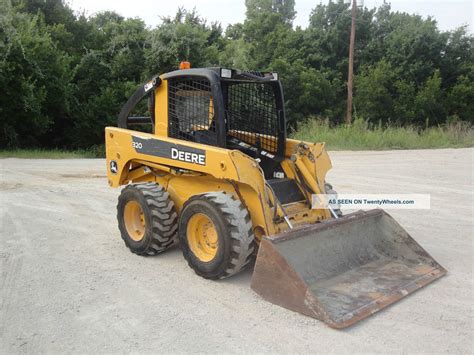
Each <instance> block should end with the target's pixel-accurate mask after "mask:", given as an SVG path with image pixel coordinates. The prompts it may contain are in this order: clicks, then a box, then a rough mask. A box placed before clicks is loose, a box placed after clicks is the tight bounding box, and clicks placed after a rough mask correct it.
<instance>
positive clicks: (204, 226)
mask: <svg viewBox="0 0 474 355" xmlns="http://www.w3.org/2000/svg"><path fill="white" fill-rule="evenodd" d="M186 236H187V239H188V245H189V248H190V249H191V251H192V252H193V254H194V255H195V256H196V257H197V258H198V259H199V260H201V261H204V262H208V261H211V260H212V259H214V258H215V256H216V254H217V248H218V246H219V238H218V235H217V229H216V227H215V226H214V223H213V222H212V221H211V219H210V218H209V217H208V216H206V215H205V214H203V213H196V214H195V215H194V216H192V217H191V218H190V219H189V222H188V226H187V230H186Z"/></svg>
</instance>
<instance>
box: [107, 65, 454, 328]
mask: <svg viewBox="0 0 474 355" xmlns="http://www.w3.org/2000/svg"><path fill="white" fill-rule="evenodd" d="M183 67H184V69H181V70H176V71H173V72H170V73H166V74H163V75H160V76H155V77H153V78H152V79H151V80H150V81H148V82H147V83H145V84H144V85H142V86H140V87H139V88H138V89H137V90H136V92H135V93H134V94H133V95H132V96H131V97H130V99H129V100H128V102H127V103H126V104H125V106H124V107H123V109H122V111H121V112H120V114H119V118H118V128H116V127H107V128H106V132H105V134H106V155H107V175H108V180H109V184H110V185H111V186H113V187H118V186H122V185H125V188H124V189H123V190H122V193H121V195H120V197H119V200H118V206H117V217H118V224H119V229H120V233H121V236H122V238H123V240H124V242H125V244H126V246H127V247H128V248H129V249H130V250H131V251H132V252H133V253H136V254H138V255H144V256H147V255H155V254H158V253H161V252H163V251H165V250H166V249H167V248H169V247H170V246H171V245H173V244H175V243H177V242H178V241H179V244H180V247H181V249H182V252H183V255H184V258H185V259H186V260H187V262H188V264H189V266H190V267H191V268H192V269H193V270H194V271H195V272H196V273H197V274H198V275H200V276H202V277H205V278H208V279H222V278H226V277H229V276H232V275H234V274H236V273H238V272H239V271H241V270H242V269H244V268H245V267H246V266H247V265H248V264H249V263H250V261H251V260H252V258H253V257H254V255H255V254H257V250H258V254H257V258H256V262H255V269H254V273H253V276H252V281H251V287H252V289H253V290H255V292H257V293H258V294H260V295H261V296H262V297H263V298H265V299H267V300H269V301H270V302H273V303H275V304H278V305H280V306H282V307H286V308H289V309H291V310H294V311H297V312H300V313H303V314H305V315H308V316H311V317H314V318H317V319H320V320H322V321H324V322H326V323H327V324H328V325H329V326H331V327H334V328H344V327H347V326H349V325H351V324H353V323H355V322H357V321H358V320H361V319H363V318H365V317H367V316H369V315H371V314H373V313H374V312H376V311H378V310H380V309H382V308H384V307H386V306H388V305H389V304H391V303H393V302H395V301H397V300H399V299H401V298H403V297H405V296H406V295H408V294H409V293H411V292H413V291H415V290H417V289H419V288H421V287H423V286H424V285H426V284H428V283H430V282H432V281H434V280H435V279H437V278H439V277H441V276H443V275H444V274H445V273H446V270H445V269H444V268H443V267H441V266H440V265H439V264H438V263H437V262H436V261H435V260H434V259H433V258H432V257H431V256H430V255H429V254H428V253H426V251H425V250H424V249H423V248H422V247H420V246H419V245H418V244H417V243H416V242H415V241H414V240H413V239H412V238H411V237H410V236H409V235H408V234H407V232H406V231H405V230H404V229H403V228H402V227H400V226H399V225H398V224H397V222H395V221H394V220H393V219H392V218H391V217H390V216H389V215H388V214H387V213H385V212H384V211H382V210H371V211H366V212H362V211H361V212H356V213H352V214H348V215H345V216H342V214H341V211H340V210H338V209H333V208H331V207H328V208H325V209H313V208H312V205H311V201H312V198H313V196H322V195H323V194H333V195H334V194H335V191H333V190H332V186H331V185H330V184H329V183H327V182H326V179H325V177H326V173H327V171H328V170H329V169H330V168H331V162H330V159H329V156H328V154H327V152H326V150H325V146H324V143H309V142H300V141H296V140H292V139H288V138H287V133H286V118H285V108H284V100H283V90H282V86H281V84H280V81H279V80H278V76H277V74H276V73H270V72H268V73H262V72H253V71H252V72H250V71H241V70H234V69H225V68H200V69H191V68H189V65H188V64H187V63H184V65H183ZM146 102H147V103H148V105H147V106H148V107H147V108H146V109H142V111H140V110H139V109H138V108H139V107H140V105H141V103H146ZM145 106H146V105H145ZM137 110H138V111H140V112H138V113H136V111H137ZM146 111H148V112H149V115H147V116H146V115H145V116H144V115H143V114H144V112H146ZM134 112H135V113H134ZM131 126H134V128H135V129H131Z"/></svg>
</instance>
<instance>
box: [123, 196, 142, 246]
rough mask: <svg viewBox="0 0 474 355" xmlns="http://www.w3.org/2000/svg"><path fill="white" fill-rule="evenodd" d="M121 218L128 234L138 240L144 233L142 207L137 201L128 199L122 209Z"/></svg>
mask: <svg viewBox="0 0 474 355" xmlns="http://www.w3.org/2000/svg"><path fill="white" fill-rule="evenodd" d="M123 220H124V223H125V229H126V230H127V233H128V235H129V236H130V238H132V239H133V240H134V241H136V242H138V241H140V240H142V239H143V237H144V235H145V227H146V223H145V216H144V214H143V210H142V207H141V206H140V204H139V203H138V202H137V201H133V200H131V201H128V202H127V203H126V204H125V207H124V210H123Z"/></svg>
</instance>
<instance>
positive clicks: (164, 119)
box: [155, 80, 168, 137]
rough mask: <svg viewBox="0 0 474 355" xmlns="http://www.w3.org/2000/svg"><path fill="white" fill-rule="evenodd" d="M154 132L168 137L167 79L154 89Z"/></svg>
mask: <svg viewBox="0 0 474 355" xmlns="http://www.w3.org/2000/svg"><path fill="white" fill-rule="evenodd" d="M155 134H156V135H157V136H160V137H168V80H162V81H161V85H160V86H159V87H157V88H156V89H155Z"/></svg>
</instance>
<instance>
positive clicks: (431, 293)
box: [0, 149, 474, 354]
mask: <svg viewBox="0 0 474 355" xmlns="http://www.w3.org/2000/svg"><path fill="white" fill-rule="evenodd" d="M331 157H332V160H333V165H334V168H333V170H332V171H331V172H330V174H329V178H328V180H329V181H330V182H331V183H332V184H333V185H334V187H335V188H336V189H337V190H338V191H339V192H344V193H429V194H431V207H432V208H431V210H395V211H391V214H392V215H393V216H394V217H395V218H396V219H397V220H398V221H399V222H400V223H401V224H402V225H403V226H404V227H405V228H406V229H407V230H408V232H409V233H410V234H411V235H412V236H413V237H414V238H415V239H416V240H417V241H418V242H419V243H420V244H421V245H422V246H423V247H424V248H425V249H426V250H427V251H428V252H429V253H430V254H431V255H432V256H433V257H434V258H435V259H436V260H437V261H438V262H439V263H440V264H441V265H443V266H444V267H445V268H446V269H447V270H448V272H449V273H448V275H447V276H446V277H444V278H442V279H440V280H438V281H436V282H435V283H433V284H431V285H429V286H428V287H426V288H424V289H422V290H420V291H419V292H417V293H415V294H413V295H411V296H410V297H407V298H406V299H404V300H402V301H401V302H398V303H397V304H395V305H393V306H391V307H389V308H387V309H385V310H384V311H382V312H380V313H378V314H376V315H375V316H373V317H370V318H369V319H367V320H365V321H363V322H360V323H358V324H357V325H356V326H353V327H351V328H349V329H347V330H343V331H340V330H339V331H338V330H333V329H331V328H328V327H327V326H326V325H324V324H323V323H321V322H319V321H317V320H314V319H312V318H308V317H305V316H302V315H300V314H297V313H293V312H291V311H289V310H286V309H283V308H280V307H277V306H274V305H272V304H270V303H267V302H265V301H263V300H262V299H260V298H259V297H258V296H257V295H256V294H255V293H253V291H252V290H251V289H250V277H251V271H250V270H248V271H246V272H244V273H243V274H240V275H237V276H236V277H234V278H231V279H228V280H223V281H219V282H215V281H208V280H204V279H202V278H200V277H198V276H196V275H195V274H194V272H193V271H192V270H191V269H190V268H189V267H188V266H187V264H186V262H185V261H184V259H183V258H182V256H181V252H180V250H179V249H178V248H175V249H172V250H170V251H168V252H166V253H164V254H162V255H159V256H157V257H151V258H143V257H139V256H136V255H133V254H131V253H130V252H129V251H128V250H127V249H126V248H125V246H124V245H123V243H122V240H121V239H120V236H119V233H118V229H117V224H116V216H115V214H116V200H117V196H118V194H119V190H116V189H111V188H109V187H108V185H107V181H106V178H105V163H104V160H85V159H84V160H24V159H3V160H0V174H1V177H0V201H1V205H0V222H1V225H0V273H1V279H0V284H1V289H0V353H39V352H88V353H89V352H132V351H133V352H178V351H180V352H182V351H184V352H214V353H221V352H283V353H288V352H292V353H293V352H299V353H301V352H302V353H309V352H323V353H341V352H346V353H347V352H351V353H353V352H378V353H387V352H397V353H401V352H423V353H435V352H454V353H464V354H466V353H472V352H473V351H474V349H473V348H474V346H473V338H474V337H473V324H474V323H473V299H474V298H473V283H474V281H473V236H474V230H473V191H474V183H473V174H474V172H473V157H474V149H445V150H418V151H387V152H333V153H331Z"/></svg>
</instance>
